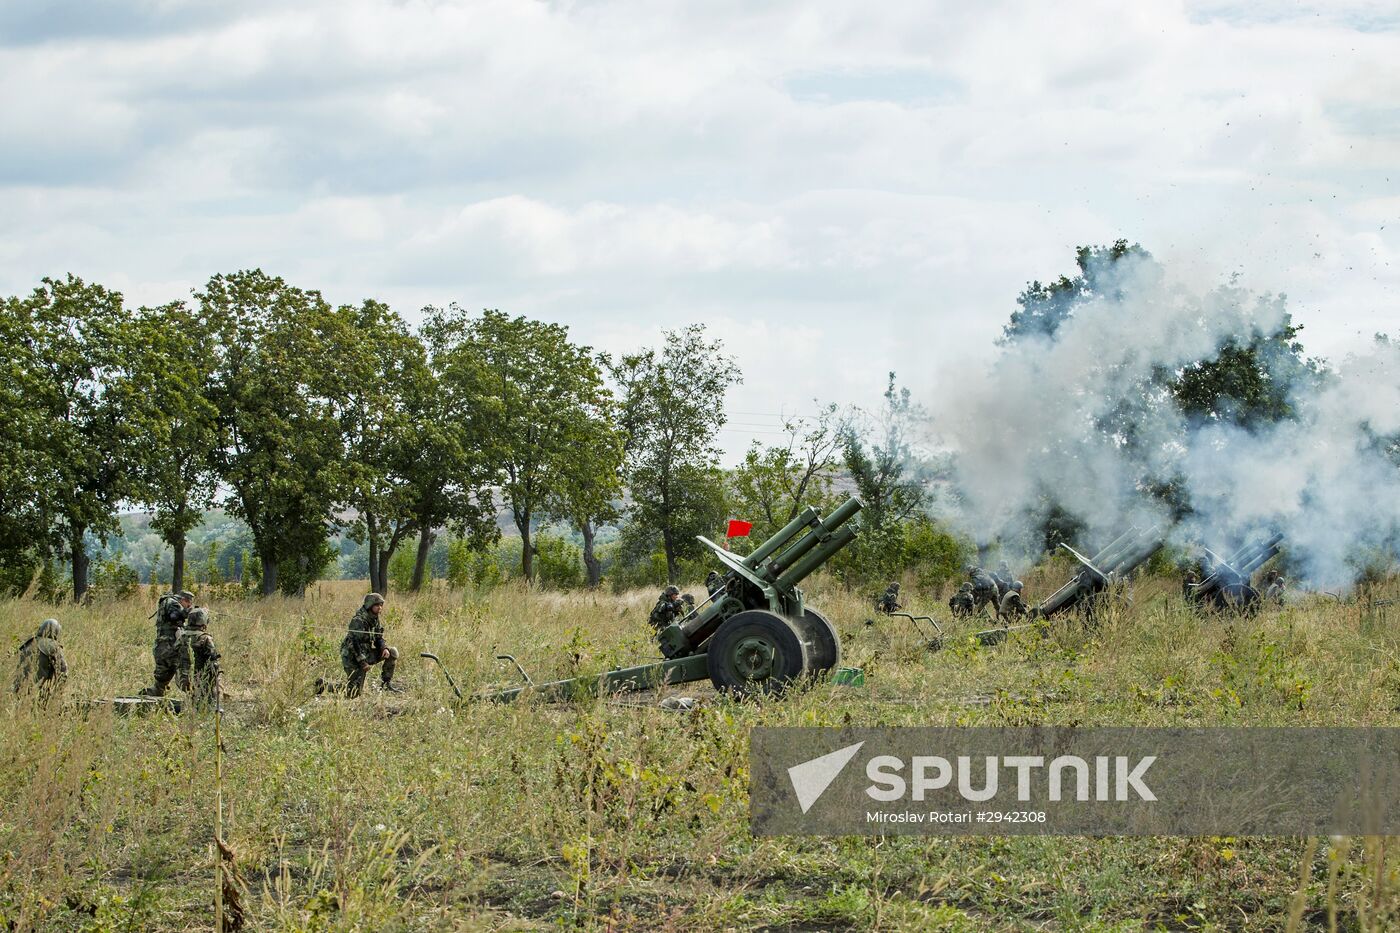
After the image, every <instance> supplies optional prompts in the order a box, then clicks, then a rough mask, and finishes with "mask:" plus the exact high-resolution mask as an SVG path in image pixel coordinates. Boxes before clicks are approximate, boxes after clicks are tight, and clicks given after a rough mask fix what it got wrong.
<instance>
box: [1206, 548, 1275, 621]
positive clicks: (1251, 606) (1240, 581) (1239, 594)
mask: <svg viewBox="0 0 1400 933" xmlns="http://www.w3.org/2000/svg"><path fill="white" fill-rule="evenodd" d="M1282 549H1283V535H1282V534H1279V533H1275V534H1272V535H1270V536H1269V537H1267V538H1265V539H1264V540H1262V541H1255V542H1252V543H1250V544H1246V545H1245V546H1244V547H1242V548H1240V549H1239V550H1237V551H1235V552H1234V553H1233V554H1231V555H1230V556H1229V558H1224V557H1221V556H1220V555H1219V554H1217V553H1215V552H1214V551H1212V550H1211V549H1210V548H1204V550H1205V552H1206V555H1207V556H1208V557H1209V558H1210V560H1211V565H1212V566H1211V571H1210V573H1208V574H1206V577H1205V579H1204V580H1202V581H1201V582H1200V583H1196V584H1188V585H1187V589H1186V599H1187V601H1188V602H1190V603H1192V604H1193V605H1196V606H1210V607H1212V608H1214V609H1220V610H1227V609H1228V610H1235V611H1241V612H1252V611H1254V610H1255V609H1257V608H1258V606H1259V591H1258V590H1256V589H1255V588H1254V587H1253V586H1251V585H1250V582H1249V580H1250V577H1252V576H1253V575H1254V572H1255V571H1256V570H1258V569H1259V568H1260V567H1262V566H1264V565H1265V564H1267V563H1268V562H1269V561H1271V560H1273V558H1274V557H1275V556H1276V555H1277V554H1278V552H1279V551H1280V550H1282Z"/></svg>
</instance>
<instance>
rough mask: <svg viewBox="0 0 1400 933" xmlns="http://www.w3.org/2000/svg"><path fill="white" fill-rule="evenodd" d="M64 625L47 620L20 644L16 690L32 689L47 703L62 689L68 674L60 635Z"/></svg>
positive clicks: (54, 620)
mask: <svg viewBox="0 0 1400 933" xmlns="http://www.w3.org/2000/svg"><path fill="white" fill-rule="evenodd" d="M62 634H63V626H61V625H59V624H58V620H57V619H45V620H44V621H43V622H41V623H40V624H39V630H38V631H37V632H35V633H34V637H32V638H30V639H29V640H28V641H26V642H25V643H24V644H22V645H20V646H19V664H18V665H17V666H16V668H15V684H14V687H15V693H23V692H25V691H33V694H34V696H35V697H36V698H37V699H38V700H40V701H41V702H47V701H48V700H49V699H50V698H51V697H53V696H54V694H56V693H58V692H59V691H60V690H62V689H63V682H64V680H65V679H67V677H68V662H67V661H65V660H64V659H63V646H62V645H60V644H59V643H58V642H59V638H60V636H62Z"/></svg>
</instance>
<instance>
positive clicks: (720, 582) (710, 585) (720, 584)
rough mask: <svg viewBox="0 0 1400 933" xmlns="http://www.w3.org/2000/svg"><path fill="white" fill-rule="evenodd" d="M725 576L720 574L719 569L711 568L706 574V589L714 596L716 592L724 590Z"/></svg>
mask: <svg viewBox="0 0 1400 933" xmlns="http://www.w3.org/2000/svg"><path fill="white" fill-rule="evenodd" d="M723 589H724V577H722V576H720V573H719V571H718V570H711V571H710V572H709V573H708V574H707V575H706V576H705V590H706V591H707V592H708V593H709V594H710V596H711V597H713V596H714V595H715V594H716V593H719V592H721V591H723Z"/></svg>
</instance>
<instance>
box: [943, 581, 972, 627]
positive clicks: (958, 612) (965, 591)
mask: <svg viewBox="0 0 1400 933" xmlns="http://www.w3.org/2000/svg"><path fill="white" fill-rule="evenodd" d="M948 608H949V609H950V610H952V613H953V616H954V617H955V618H959V619H961V618H966V617H967V616H970V615H972V613H973V611H975V610H976V608H977V604H976V602H975V601H974V600H973V598H972V584H971V583H964V584H963V585H962V586H960V587H958V591H957V592H956V593H954V594H953V595H952V596H950V597H949V598H948Z"/></svg>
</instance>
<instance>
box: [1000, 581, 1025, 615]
mask: <svg viewBox="0 0 1400 933" xmlns="http://www.w3.org/2000/svg"><path fill="white" fill-rule="evenodd" d="M1023 587H1024V584H1023V583H1022V582H1021V581H1020V580H1012V581H1011V585H1010V586H1008V587H1007V588H1006V595H1005V596H1003V597H1002V598H1001V605H999V606H998V607H997V618H999V619H1001V620H1002V621H1003V622H1008V621H1010V620H1012V619H1019V618H1021V617H1023V616H1024V615H1025V614H1026V601H1025V600H1024V599H1023V598H1021V589H1022V588H1023Z"/></svg>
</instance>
